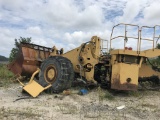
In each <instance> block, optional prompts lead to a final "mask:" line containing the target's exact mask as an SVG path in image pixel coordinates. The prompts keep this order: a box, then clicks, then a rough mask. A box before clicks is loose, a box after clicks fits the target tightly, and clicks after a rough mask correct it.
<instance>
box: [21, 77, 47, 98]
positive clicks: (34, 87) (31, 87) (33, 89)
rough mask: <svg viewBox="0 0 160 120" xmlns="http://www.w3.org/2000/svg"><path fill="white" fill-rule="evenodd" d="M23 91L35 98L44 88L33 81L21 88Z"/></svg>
mask: <svg viewBox="0 0 160 120" xmlns="http://www.w3.org/2000/svg"><path fill="white" fill-rule="evenodd" d="M23 89H24V90H25V91H27V92H28V93H29V94H30V95H31V96H33V97H37V96H38V95H39V94H40V93H41V92H42V91H43V90H44V89H45V88H43V87H42V86H41V85H40V84H38V83H37V82H36V81H34V80H33V81H32V82H31V83H29V84H27V85H26V86H25V87H23Z"/></svg>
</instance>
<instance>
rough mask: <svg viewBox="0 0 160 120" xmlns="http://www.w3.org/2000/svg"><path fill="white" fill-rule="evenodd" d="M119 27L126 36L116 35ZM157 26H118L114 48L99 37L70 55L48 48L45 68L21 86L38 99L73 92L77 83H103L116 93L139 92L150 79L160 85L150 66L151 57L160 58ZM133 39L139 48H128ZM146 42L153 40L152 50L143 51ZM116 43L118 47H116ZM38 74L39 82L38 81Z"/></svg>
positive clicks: (156, 72) (156, 70)
mask: <svg viewBox="0 0 160 120" xmlns="http://www.w3.org/2000/svg"><path fill="white" fill-rule="evenodd" d="M119 26H121V27H124V35H123V36H121V35H120V36H114V34H115V31H114V30H115V28H117V27H119ZM128 27H133V29H132V30H136V33H137V36H129V34H128V32H129V31H127V28H128ZM157 27H159V26H158V25H156V26H154V27H147V26H142V27H139V26H137V25H132V24H118V25H116V26H114V27H113V29H112V33H111V37H110V48H108V41H107V40H104V39H101V38H100V37H97V36H93V37H92V38H91V40H90V41H88V42H86V43H83V44H82V45H81V46H79V47H77V48H75V49H73V50H71V51H68V52H66V53H63V49H61V50H57V49H56V47H55V46H54V47H53V48H52V49H49V48H47V49H49V51H50V55H49V56H48V57H47V58H44V59H43V61H40V64H41V65H39V64H38V65H37V67H39V68H40V69H38V70H37V71H36V72H35V73H34V74H33V75H32V78H31V80H30V82H29V83H28V84H27V85H24V84H23V83H21V84H22V85H23V86H24V87H23V89H24V90H25V91H27V92H28V93H29V94H31V95H32V96H33V97H36V96H37V95H38V94H39V93H40V92H42V91H43V90H48V91H50V92H56V93H59V92H62V91H63V90H66V89H69V88H70V87H71V85H72V83H73V82H74V81H83V82H84V83H86V84H95V85H96V84H101V86H105V87H108V88H111V89H116V90H137V88H138V83H139V82H142V81H148V80H150V81H153V82H156V83H157V84H159V79H160V69H159V68H156V67H155V66H153V65H152V64H151V65H148V63H149V58H154V57H158V56H160V49H155V47H156V45H157V44H158V40H159V37H160V36H156V35H157V34H156V28H157ZM143 29H151V30H153V31H154V34H153V38H143V37H142V31H143ZM133 35H134V34H133ZM130 39H132V40H133V39H134V43H132V44H134V45H135V46H136V47H135V48H132V46H127V43H128V42H129V41H130ZM120 40H121V42H120ZM114 41H116V42H114ZM143 41H150V43H151V45H152V46H151V49H147V50H141V46H142V43H143ZM115 43H118V44H117V45H115V46H114V44H115ZM119 46H122V48H121V49H120V48H118V47H119ZM117 48H118V49H117ZM33 49H34V48H33ZM45 52H48V51H44V53H45ZM37 73H39V74H38V80H34V76H35V75H36V74H37ZM151 78H152V79H151ZM20 82H21V81H20Z"/></svg>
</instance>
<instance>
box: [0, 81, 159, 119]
mask: <svg viewBox="0 0 160 120" xmlns="http://www.w3.org/2000/svg"><path fill="white" fill-rule="evenodd" d="M21 89H22V88H21V87H20V85H19V84H18V83H16V84H11V85H10V86H9V87H7V88H6V87H2V86H1V87H0V119H2V120H22V119H23V120H30V119H34V120H124V119H126V120H138V119H139V120H142V119H144V120H151V119H152V120H158V119H160V90H156V91H151V90H145V91H138V92H113V91H112V92H108V91H107V90H102V89H98V88H95V89H93V90H90V91H89V93H88V94H87V95H84V96H81V95H78V94H77V92H78V90H79V88H72V89H71V91H72V93H73V94H70V95H63V94H46V93H42V94H41V95H40V96H38V97H37V98H32V97H28V96H26V95H24V94H22V93H21ZM22 97H26V99H20V100H17V101H15V100H16V99H18V98H22ZM119 106H121V107H124V108H122V109H120V110H118V109H117V107H119Z"/></svg>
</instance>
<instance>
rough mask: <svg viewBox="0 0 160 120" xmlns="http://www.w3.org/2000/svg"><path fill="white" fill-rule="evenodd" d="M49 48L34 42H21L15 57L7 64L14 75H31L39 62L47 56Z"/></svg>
mask: <svg viewBox="0 0 160 120" xmlns="http://www.w3.org/2000/svg"><path fill="white" fill-rule="evenodd" d="M50 52H51V48H47V47H44V46H39V45H36V44H29V43H21V45H20V48H19V52H18V55H17V57H16V59H15V60H14V61H13V62H12V63H9V64H8V69H9V70H10V71H12V72H13V73H14V74H15V75H17V74H19V75H25V76H26V75H29V76H30V75H32V73H33V72H34V71H36V69H37V67H39V66H40V64H41V62H42V61H43V60H44V59H46V58H47V57H49V55H50Z"/></svg>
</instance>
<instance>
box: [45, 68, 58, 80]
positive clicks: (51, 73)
mask: <svg viewBox="0 0 160 120" xmlns="http://www.w3.org/2000/svg"><path fill="white" fill-rule="evenodd" d="M56 76H57V71H56V68H55V67H54V66H53V65H50V66H48V67H47V69H46V70H45V72H44V78H45V81H46V82H47V83H53V82H54V81H55V79H56Z"/></svg>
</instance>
